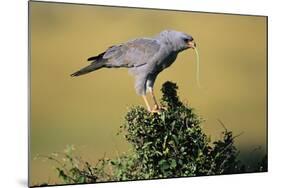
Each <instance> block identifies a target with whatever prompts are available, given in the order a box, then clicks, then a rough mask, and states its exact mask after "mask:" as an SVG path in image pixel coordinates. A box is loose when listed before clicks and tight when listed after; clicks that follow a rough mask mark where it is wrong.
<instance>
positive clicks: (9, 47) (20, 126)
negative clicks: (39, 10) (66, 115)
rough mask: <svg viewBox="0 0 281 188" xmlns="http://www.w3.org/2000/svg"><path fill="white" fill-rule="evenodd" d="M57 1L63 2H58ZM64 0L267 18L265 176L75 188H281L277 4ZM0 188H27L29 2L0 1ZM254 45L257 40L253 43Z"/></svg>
mask: <svg viewBox="0 0 281 188" xmlns="http://www.w3.org/2000/svg"><path fill="white" fill-rule="evenodd" d="M57 2H62V1H60V0H58V1H57ZM67 2H75V3H88V4H104V5H121V6H132V7H150V8H162V9H178V10H193V11H207V12H224V13H238V14H256V15H268V16H269V170H270V172H269V173H260V174H243V175H230V176H213V177H199V178H180V179H169V180H156V181H141V182H140V181H138V182H125V183H114V184H113V183H104V184H94V185H81V186H79V185H77V186H75V187H77V188H79V187H83V188H84V187H93V186H95V187H112V186H114V187H117V188H118V187H122V188H123V187H132V186H135V187H152V186H153V187H163V186H169V187H172V186H173V187H199V188H200V187H208V188H211V187H215V188H219V187H228V188H232V187H233V188H237V187H255V188H256V187H271V185H270V184H272V185H277V186H274V187H278V185H279V186H280V181H278V178H279V177H280V170H281V168H280V167H281V166H280V157H281V155H280V145H279V143H281V142H280V139H279V138H280V136H279V133H281V131H280V127H281V122H280V118H279V116H280V115H279V114H280V112H279V111H280V110H279V107H280V106H281V103H280V96H281V87H280V82H279V80H280V71H279V70H280V64H281V63H280V61H278V60H279V59H280V55H279V54H280V52H279V51H280V50H279V49H280V47H279V45H280V44H281V41H280V34H281V31H280V25H281V24H280V23H281V21H280V20H281V18H280V8H278V7H280V5H278V1H275V0H267V1H265V0H255V1H253V0H235V1H228V0H212V1H210V0H209V1H208V0H205V1H203V0H201V1H199V0H184V1H183V0H173V1H163V0H114V1H110V0H67ZM0 14H1V16H0V19H1V20H0V23H1V29H0V31H1V34H0V37H1V40H0V45H1V62H0V65H1V66H0V86H1V90H0V110H1V111H0V126H1V131H0V134H1V135H0V139H1V142H0V143H1V147H0V148H1V150H0V152H1V154H0V162H1V163H0V164H1V165H0V166H1V168H0V177H1V181H0V187H13V188H16V187H26V186H27V184H26V183H27V1H23V0H6V1H3V2H2V3H1V10H0ZM257 45H259V44H258V41H257Z"/></svg>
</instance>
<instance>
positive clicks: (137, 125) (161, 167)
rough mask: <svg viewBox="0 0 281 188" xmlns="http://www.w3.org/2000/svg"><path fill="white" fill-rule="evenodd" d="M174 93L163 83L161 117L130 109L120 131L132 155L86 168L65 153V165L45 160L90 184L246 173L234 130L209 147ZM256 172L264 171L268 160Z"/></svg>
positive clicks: (71, 179)
mask: <svg viewBox="0 0 281 188" xmlns="http://www.w3.org/2000/svg"><path fill="white" fill-rule="evenodd" d="M177 89H178V87H177V86H176V84H174V83H171V82H166V83H164V84H163V86H162V89H161V90H162V93H163V97H162V99H161V104H162V106H164V109H163V110H162V111H161V113H159V114H157V113H150V112H148V111H147V110H146V109H144V108H143V107H140V106H136V107H131V108H130V109H129V111H128V113H127V114H126V116H125V120H124V124H123V125H122V126H121V132H122V133H123V134H124V137H125V139H126V140H127V141H128V142H129V143H130V144H131V145H132V150H131V151H128V152H127V153H126V154H123V155H121V156H119V157H118V158H117V159H106V158H102V159H101V160H99V162H98V163H97V164H95V165H90V164H89V163H88V162H85V161H82V160H80V159H79V158H76V157H74V156H73V155H71V149H69V150H68V151H66V152H65V153H64V154H62V155H63V157H64V158H65V159H67V160H66V161H65V162H61V161H59V160H58V159H57V158H54V157H51V158H49V159H51V160H55V161H56V162H58V164H59V166H58V167H57V171H58V174H59V177H60V178H61V179H62V180H63V181H64V182H65V183H94V182H101V181H122V180H137V179H155V178H170V177H183V176H202V175H215V174H231V173H242V172H246V170H245V165H242V164H241V162H240V161H239V160H238V154H239V151H238V150H237V149H236V147H235V146H234V138H235V137H234V136H233V134H232V132H231V131H228V130H227V129H226V128H225V127H224V131H223V138H222V139H221V140H217V141H215V142H213V143H211V142H210V139H208V137H207V136H206V134H204V132H203V129H202V127H201V123H202V119H200V118H199V117H198V116H197V115H196V114H195V113H194V110H193V109H192V108H190V107H189V106H188V105H186V104H183V103H182V102H181V101H180V100H179V97H178V95H177ZM257 171H267V158H264V159H263V160H262V162H261V165H260V167H259V169H257Z"/></svg>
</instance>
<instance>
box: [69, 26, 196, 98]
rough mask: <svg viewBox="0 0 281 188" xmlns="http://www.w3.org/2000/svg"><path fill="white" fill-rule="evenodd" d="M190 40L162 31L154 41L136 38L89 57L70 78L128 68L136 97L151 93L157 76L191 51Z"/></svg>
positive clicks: (183, 34)
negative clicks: (83, 66) (179, 54)
mask: <svg viewBox="0 0 281 188" xmlns="http://www.w3.org/2000/svg"><path fill="white" fill-rule="evenodd" d="M191 41H193V38H192V37H191V36H190V35H188V34H185V33H182V32H178V31H172V30H165V31H162V32H161V33H160V34H158V35H157V36H155V37H154V38H139V39H135V40H131V41H128V42H125V43H123V44H120V45H114V46H111V47H109V48H108V49H107V50H106V51H105V52H103V53H101V54H99V55H98V56H94V57H90V58H89V59H88V61H91V64H90V65H88V66H87V67H85V68H82V69H81V70H79V71H77V72H75V73H73V74H72V75H71V76H80V75H83V74H86V73H89V72H92V71H95V70H98V69H100V68H122V67H123V68H128V69H129V72H130V73H131V74H132V75H133V76H134V77H135V88H136V92H137V94H139V95H145V94H146V92H147V91H149V90H150V91H151V90H152V88H153V85H154V82H155V79H156V77H157V75H158V74H159V73H160V72H161V71H162V70H164V69H165V68H167V67H169V66H170V65H171V64H172V63H173V62H174V61H175V59H176V58H177V55H178V53H179V52H181V51H183V50H186V49H188V48H191V46H190V45H189V42H191ZM194 45H195V43H194ZM193 47H194V46H193Z"/></svg>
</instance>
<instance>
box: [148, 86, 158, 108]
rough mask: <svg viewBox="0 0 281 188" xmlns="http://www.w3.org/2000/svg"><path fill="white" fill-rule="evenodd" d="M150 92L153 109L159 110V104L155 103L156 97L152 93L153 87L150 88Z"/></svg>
mask: <svg viewBox="0 0 281 188" xmlns="http://www.w3.org/2000/svg"><path fill="white" fill-rule="evenodd" d="M150 94H151V96H152V99H153V102H154V110H156V111H157V110H160V108H159V105H158V103H157V100H156V97H155V95H154V92H153V89H151V90H150Z"/></svg>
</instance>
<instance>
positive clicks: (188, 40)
mask: <svg viewBox="0 0 281 188" xmlns="http://www.w3.org/2000/svg"><path fill="white" fill-rule="evenodd" d="M159 38H160V39H161V40H163V41H165V42H166V43H167V44H168V45H170V46H171V48H172V49H173V50H174V51H177V52H180V51H183V50H186V49H189V48H195V47H196V43H195V42H194V40H193V37H192V36H191V35H188V34H186V33H183V32H179V31H174V30H164V31H162V32H161V33H160V34H159Z"/></svg>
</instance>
